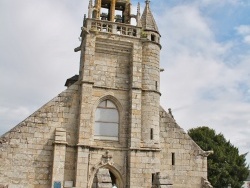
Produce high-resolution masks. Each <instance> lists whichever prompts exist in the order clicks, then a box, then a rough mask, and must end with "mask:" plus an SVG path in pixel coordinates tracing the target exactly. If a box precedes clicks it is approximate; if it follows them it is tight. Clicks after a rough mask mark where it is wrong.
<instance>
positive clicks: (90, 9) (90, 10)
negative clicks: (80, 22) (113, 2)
mask: <svg viewBox="0 0 250 188" xmlns="http://www.w3.org/2000/svg"><path fill="white" fill-rule="evenodd" d="M92 8H93V2H92V0H89V7H88V9H89V12H88V18H91V16H92V11H93V10H92Z"/></svg>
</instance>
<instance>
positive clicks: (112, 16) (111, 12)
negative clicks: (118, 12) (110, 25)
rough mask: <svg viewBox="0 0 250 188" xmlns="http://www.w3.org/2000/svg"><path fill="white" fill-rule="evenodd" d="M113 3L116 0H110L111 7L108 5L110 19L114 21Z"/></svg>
mask: <svg viewBox="0 0 250 188" xmlns="http://www.w3.org/2000/svg"><path fill="white" fill-rule="evenodd" d="M115 3H116V0H111V7H110V21H111V22H114V21H115Z"/></svg>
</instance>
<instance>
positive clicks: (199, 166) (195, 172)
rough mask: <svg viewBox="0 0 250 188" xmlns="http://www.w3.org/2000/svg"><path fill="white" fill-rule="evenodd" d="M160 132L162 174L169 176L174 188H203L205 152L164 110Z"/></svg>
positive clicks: (205, 174)
mask: <svg viewBox="0 0 250 188" xmlns="http://www.w3.org/2000/svg"><path fill="white" fill-rule="evenodd" d="M160 131H161V132H160V135H161V148H162V152H161V174H165V175H168V176H169V178H170V180H171V181H172V183H173V185H174V186H173V187H174V188H183V187H187V188H201V182H202V178H204V179H207V156H206V155H205V152H204V151H203V150H201V148H200V147H199V146H198V145H197V144H196V143H195V142H194V141H193V140H192V139H191V138H190V137H189V135H188V134H187V133H185V131H184V130H183V129H182V128H181V127H179V125H178V124H177V123H176V122H175V120H174V119H173V117H172V116H171V115H170V114H168V113H167V112H166V111H165V110H164V109H163V108H161V109H160Z"/></svg>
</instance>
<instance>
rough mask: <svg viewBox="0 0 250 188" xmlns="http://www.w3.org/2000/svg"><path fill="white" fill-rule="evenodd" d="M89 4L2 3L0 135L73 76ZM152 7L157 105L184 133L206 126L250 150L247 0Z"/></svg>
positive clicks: (157, 2)
mask: <svg viewBox="0 0 250 188" xmlns="http://www.w3.org/2000/svg"><path fill="white" fill-rule="evenodd" d="M137 2H138V1H134V0H132V3H133V8H134V10H136V5H137ZM87 3H88V1H87V0H74V1H72V0H53V1H51V0H43V1H40V0H32V1H31V0H22V1H19V0H1V1H0V25H1V30H0V49H1V52H0V78H1V79H0V85H1V90H0V96H1V97H0V123H1V126H0V135H1V134H3V133H4V132H6V131H8V130H10V129H11V128H12V127H14V126H15V125H16V124H18V123H19V122H21V121H22V120H24V119H25V118H26V117H27V116H29V115H30V114H32V113H33V112H34V111H35V110H37V109H38V108H39V107H41V106H42V105H43V104H45V103H46V102H48V101H49V100H51V99H52V98H53V97H55V96H57V95H58V94H59V93H60V92H61V91H63V90H64V89H65V87H64V82H65V80H66V79H67V78H69V77H71V76H73V75H75V74H78V66H79V53H74V52H73V49H74V48H75V47H77V46H78V45H79V40H78V37H79V34H80V28H81V26H82V19H83V15H84V13H85V14H87ZM140 3H141V11H142V10H143V8H144V1H140ZM151 9H152V11H153V13H154V16H155V19H156V21H157V24H158V27H159V30H160V33H161V35H162V38H161V44H162V46H163V48H162V51H161V67H162V68H164V69H165V72H163V73H161V92H162V97H161V104H162V106H163V107H164V108H165V109H168V108H172V111H173V114H174V117H175V119H176V121H177V122H178V123H179V125H180V126H181V127H183V128H184V129H185V130H188V129H190V128H193V127H197V126H209V127H211V128H213V129H215V130H216V131H217V133H220V132H221V133H223V134H224V135H225V137H226V138H227V139H230V140H231V142H232V143H233V144H234V145H235V146H237V147H239V149H240V152H241V153H246V152H248V151H250V139H249V135H250V115H249V112H250V62H249V61H250V48H249V47H250V16H249V12H250V1H248V0H245V1H244V0H168V1H166V0H151ZM247 160H248V163H250V156H249V155H248V157H247Z"/></svg>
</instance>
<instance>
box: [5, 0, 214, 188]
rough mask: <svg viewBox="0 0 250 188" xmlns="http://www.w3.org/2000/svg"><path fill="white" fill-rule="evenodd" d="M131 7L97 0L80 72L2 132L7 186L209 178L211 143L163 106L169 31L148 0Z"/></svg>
mask: <svg viewBox="0 0 250 188" xmlns="http://www.w3.org/2000/svg"><path fill="white" fill-rule="evenodd" d="M130 6H131V4H130V1H129V0H96V1H95V2H94V3H93V2H92V1H91V0H90V3H89V12H88V16H87V17H85V19H84V24H83V27H82V32H81V39H82V42H81V45H80V46H79V47H78V48H76V49H75V51H76V52H77V51H79V52H80V53H81V60H80V70H79V75H76V76H74V77H72V78H70V79H68V80H67V82H66V86H67V89H66V90H65V91H63V92H62V93H60V94H59V95H58V96H57V97H55V98H54V99H52V100H51V101H49V102H48V103H47V104H45V105H44V106H43V107H41V108H40V109H38V110H37V111H36V112H34V113H33V114H32V115H30V116H29V117H28V118H27V119H25V120H24V121H22V122H21V123H20V124H18V125H17V126H16V127H14V128H13V129H12V130H10V131H9V132H7V133H6V134H4V135H3V136H1V137H0V187H8V188H63V187H68V188H72V187H76V188H111V187H118V188H140V187H142V188H159V187H161V188H170V187H171V188H184V187H185V188H206V187H208V188H210V187H211V185H210V184H209V182H208V181H207V156H208V155H209V154H210V152H205V151H203V150H201V149H200V147H199V146H198V145H197V144H196V143H195V142H194V141H193V140H192V139H191V138H190V137H189V136H188V135H187V134H186V133H185V132H184V130H183V129H182V128H181V127H180V126H179V125H178V124H177V123H176V121H175V120H174V118H173V116H172V114H171V111H169V112H166V111H165V110H164V109H163V108H162V107H161V106H160V96H161V93H160V88H159V87H160V72H161V69H160V50H161V44H160V37H161V35H160V32H159V30H158V28H157V24H156V22H155V20H154V17H153V15H152V12H151V10H150V2H149V1H148V0H146V6H145V9H144V11H143V14H142V15H140V6H139V5H138V10H137V14H136V15H132V14H131V8H130ZM103 11H104V12H103ZM117 13H120V15H116V14H117ZM131 18H133V19H135V20H136V22H137V25H136V26H133V25H131V23H130V22H131Z"/></svg>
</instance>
